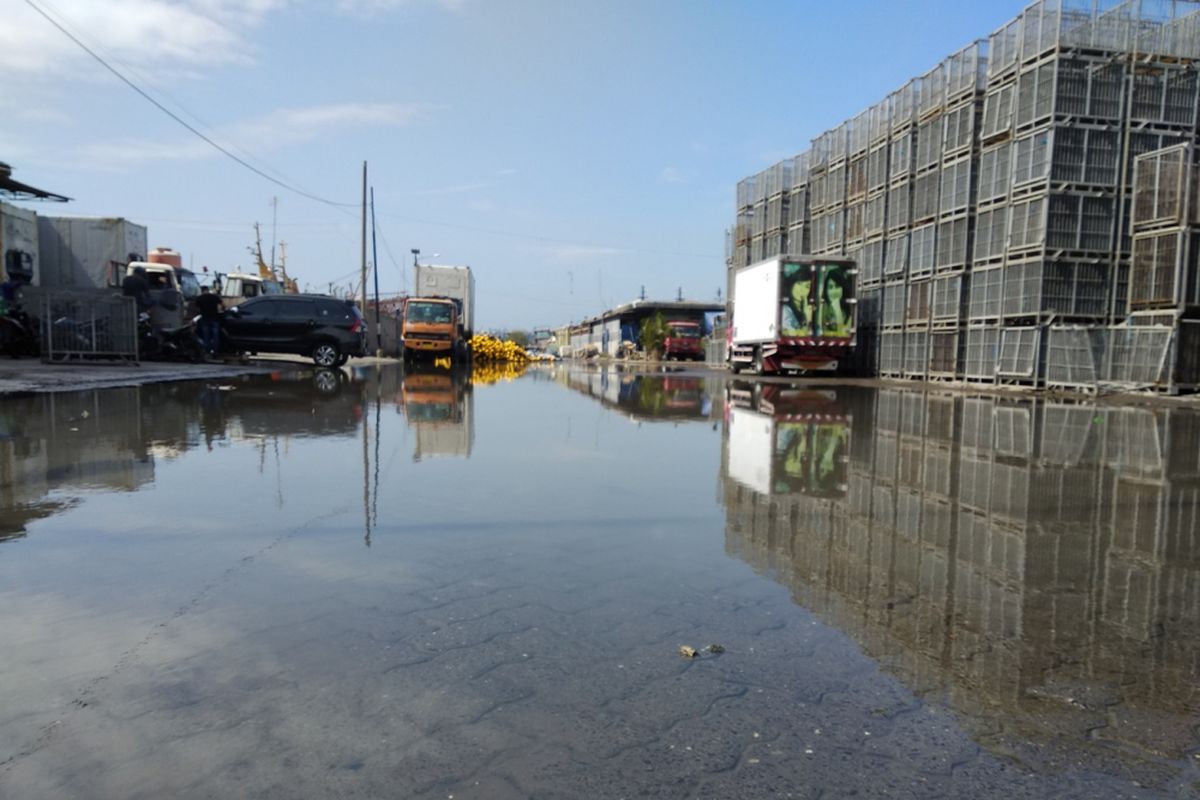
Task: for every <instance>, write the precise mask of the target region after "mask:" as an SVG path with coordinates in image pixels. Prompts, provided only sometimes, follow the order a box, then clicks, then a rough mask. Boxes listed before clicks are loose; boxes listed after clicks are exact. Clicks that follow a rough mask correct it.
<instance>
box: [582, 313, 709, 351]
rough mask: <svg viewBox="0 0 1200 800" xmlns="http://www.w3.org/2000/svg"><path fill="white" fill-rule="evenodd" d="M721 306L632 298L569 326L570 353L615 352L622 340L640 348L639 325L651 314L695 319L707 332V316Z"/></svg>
mask: <svg viewBox="0 0 1200 800" xmlns="http://www.w3.org/2000/svg"><path fill="white" fill-rule="evenodd" d="M724 310H725V306H724V305H723V304H721V303H709V302H704V301H700V300H669V301H663V300H634V301H633V302H631V303H625V304H623V305H619V306H616V307H615V308H610V309H608V310H607V311H604V312H602V313H601V314H599V315H597V316H595V317H590V318H588V319H585V320H583V321H582V322H580V323H579V324H577V325H572V326H571V329H570V348H571V351H570V352H571V353H572V354H574V355H581V354H589V353H594V354H595V355H603V356H617V355H619V354H620V353H621V352H622V347H623V344H624V343H625V342H630V343H631V344H632V345H633V346H634V347H636V348H640V347H641V345H640V337H641V330H642V325H643V324H644V323H645V322H646V321H647V320H648V319H650V318H651V317H653V316H654V315H655V314H662V315H663V318H664V319H667V320H681V321H689V322H697V323H699V324H700V328H701V330H702V331H704V333H705V334H708V333H710V332H711V327H710V325H709V322H708V320H709V318H710V317H711V316H713V315H715V314H719V313H720V312H722V311H724Z"/></svg>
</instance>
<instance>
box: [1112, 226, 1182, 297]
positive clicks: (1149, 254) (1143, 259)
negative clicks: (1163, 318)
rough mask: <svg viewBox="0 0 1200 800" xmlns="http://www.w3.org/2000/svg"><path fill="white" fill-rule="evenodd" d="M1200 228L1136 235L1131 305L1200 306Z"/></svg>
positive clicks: (1131, 272) (1131, 277) (1132, 268)
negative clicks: (1199, 229) (1198, 229)
mask: <svg viewBox="0 0 1200 800" xmlns="http://www.w3.org/2000/svg"><path fill="white" fill-rule="evenodd" d="M1198 273H1200V231H1197V230H1194V229H1185V230H1167V231H1158V232H1153V233H1146V234H1139V235H1137V236H1135V237H1134V238H1133V262H1132V266H1131V270H1130V295H1129V304H1130V308H1131V309H1132V310H1134V311H1144V310H1147V309H1155V308H1195V307H1197V306H1200V286H1198V283H1200V274H1198Z"/></svg>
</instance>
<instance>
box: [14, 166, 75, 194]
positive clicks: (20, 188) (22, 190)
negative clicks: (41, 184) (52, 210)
mask: <svg viewBox="0 0 1200 800" xmlns="http://www.w3.org/2000/svg"><path fill="white" fill-rule="evenodd" d="M0 197H6V198H9V199H12V200H53V201H55V202H59V203H66V202H68V201H70V199H71V198H69V197H64V196H63V195H61V194H55V193H54V192H47V191H46V190H45V189H39V188H37V187H36V186H30V185H28V184H25V183H21V182H20V181H15V180H13V177H12V167H10V166H9V165H8V164H5V163H4V162H0Z"/></svg>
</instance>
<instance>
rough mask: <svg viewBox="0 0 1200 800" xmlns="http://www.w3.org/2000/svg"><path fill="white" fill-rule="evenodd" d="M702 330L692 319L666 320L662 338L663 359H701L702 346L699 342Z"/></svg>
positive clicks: (702, 356) (702, 355) (702, 358)
mask: <svg viewBox="0 0 1200 800" xmlns="http://www.w3.org/2000/svg"><path fill="white" fill-rule="evenodd" d="M702 333H703V331H702V330H701V326H700V323H699V322H696V321H694V320H668V321H667V335H666V337H665V338H664V339H663V360H665V361H670V360H671V359H675V360H680V359H683V360H687V361H703V360H704V346H703V345H702V344H701V343H700V337H701V335H702Z"/></svg>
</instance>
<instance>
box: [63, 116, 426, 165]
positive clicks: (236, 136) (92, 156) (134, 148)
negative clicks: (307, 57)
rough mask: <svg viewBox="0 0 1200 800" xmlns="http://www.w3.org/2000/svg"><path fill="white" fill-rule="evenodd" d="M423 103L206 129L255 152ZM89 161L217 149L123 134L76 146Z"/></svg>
mask: <svg viewBox="0 0 1200 800" xmlns="http://www.w3.org/2000/svg"><path fill="white" fill-rule="evenodd" d="M427 108H428V107H427V106H424V105H399V104H392V103H339V104H334V105H324V106H309V107H306V108H283V109H279V110H277V111H275V112H273V113H271V114H268V115H266V116H263V117H258V118H255V119H249V120H244V121H242V122H237V123H233V124H230V125H226V126H224V127H222V128H219V129H217V130H215V131H211V132H210V131H206V133H207V134H208V135H209V136H210V137H211V138H212V139H213V140H214V141H216V142H218V143H219V144H221V145H223V146H226V147H229V148H232V149H238V150H243V151H247V152H254V151H255V150H256V149H258V148H260V147H262V146H263V143H264V142H267V143H269V146H270V149H272V150H274V149H277V148H279V147H280V146H285V145H290V144H301V143H304V142H309V141H313V140H315V139H319V138H321V137H322V136H326V135H328V134H330V133H333V132H338V131H344V130H350V129H352V130H356V131H361V130H363V129H364V128H397V127H403V126H405V125H408V124H411V123H412V122H414V121H415V120H417V119H420V118H421V117H422V116H423V115H424V114H425V113H426V112H427ZM80 155H81V156H82V157H83V159H84V160H85V161H86V162H88V163H93V164H94V163H105V164H109V165H110V166H116V165H129V164H133V163H144V162H147V161H176V160H193V159H198V158H207V157H211V156H216V155H219V153H218V152H217V150H216V149H214V148H213V147H212V146H210V145H209V144H207V143H206V142H203V141H201V140H200V139H199V138H196V137H192V136H190V135H189V134H186V133H182V132H181V133H180V135H179V137H178V138H176V139H174V140H172V141H154V140H148V139H124V140H121V141H114V142H99V143H96V144H92V145H88V146H86V147H84V148H83V149H82V150H81V151H80Z"/></svg>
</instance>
